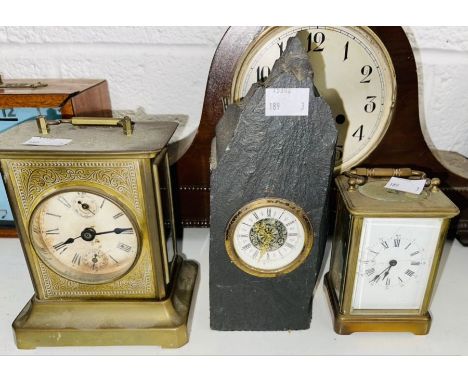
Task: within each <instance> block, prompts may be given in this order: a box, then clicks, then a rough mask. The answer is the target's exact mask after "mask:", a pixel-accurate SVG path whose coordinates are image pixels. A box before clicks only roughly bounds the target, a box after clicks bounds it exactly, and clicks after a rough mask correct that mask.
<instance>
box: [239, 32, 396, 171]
mask: <svg viewBox="0 0 468 382" xmlns="http://www.w3.org/2000/svg"><path fill="white" fill-rule="evenodd" d="M301 30H302V31H304V32H303V33H302V35H301V36H300V38H301V39H302V40H303V43H304V46H305V47H306V49H307V51H308V55H309V59H310V62H311V65H312V67H313V70H314V83H315V86H316V87H317V89H318V91H319V93H320V95H321V96H322V97H324V98H325V100H326V101H327V103H328V104H329V105H330V108H331V110H332V114H333V118H334V119H335V123H336V126H337V129H338V142H337V153H336V163H335V169H336V170H337V171H344V170H347V169H349V168H351V167H353V166H354V165H356V164H359V163H360V162H362V161H363V160H364V159H365V158H366V157H367V156H368V155H369V154H370V153H371V151H372V150H373V149H374V148H375V147H376V146H377V144H378V143H379V142H380V140H381V139H382V137H383V136H384V134H385V132H386V130H387V127H388V125H389V123H390V120H391V116H392V110H393V106H394V102H395V98H396V84H395V74H394V69H393V65H392V62H391V60H390V58H389V55H388V53H387V51H386V49H385V47H384V45H383V44H382V42H381V41H380V40H379V39H378V37H377V36H376V35H375V34H374V33H373V32H372V31H371V30H370V29H369V28H366V27H315V26H308V27H275V28H271V29H269V30H267V31H266V32H265V33H264V34H263V35H262V36H260V38H259V39H257V40H256V41H255V42H254V43H253V45H252V46H251V47H249V50H248V52H247V53H246V55H245V56H244V57H243V58H242V59H241V60H240V62H239V64H238V67H237V72H236V76H235V78H234V81H233V88H232V95H231V96H232V99H233V100H234V101H238V100H240V99H241V98H242V97H244V96H245V95H246V94H247V92H248V90H249V89H250V87H251V85H252V84H253V83H256V82H258V81H264V80H265V79H266V78H267V77H268V74H269V73H270V71H271V68H272V67H273V64H274V62H275V60H277V59H278V57H279V56H280V54H281V53H282V52H283V51H284V49H285V47H286V43H287V40H288V38H289V37H292V36H295V35H296V33H297V32H298V31H301Z"/></svg>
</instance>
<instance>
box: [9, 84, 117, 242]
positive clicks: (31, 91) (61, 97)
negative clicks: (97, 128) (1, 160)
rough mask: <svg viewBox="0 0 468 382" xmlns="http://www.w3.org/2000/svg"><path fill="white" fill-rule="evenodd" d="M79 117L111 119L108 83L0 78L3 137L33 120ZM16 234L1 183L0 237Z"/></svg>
mask: <svg viewBox="0 0 468 382" xmlns="http://www.w3.org/2000/svg"><path fill="white" fill-rule="evenodd" d="M40 114H42V115H46V116H47V118H48V119H57V118H71V117H79V116H89V117H112V108H111V100H110V96H109V89H108V85H107V81H105V80H93V79H44V78H42V79H5V78H2V77H1V76H0V133H1V132H2V131H6V130H7V129H10V128H12V127H13V126H16V125H19V124H20V123H22V122H25V121H28V120H32V119H34V118H35V117H36V116H38V115H40ZM15 236H17V232H16V229H15V224H14V221H13V215H12V211H11V207H10V205H9V204H8V201H7V197H6V192H5V188H4V185H3V182H0V237H15Z"/></svg>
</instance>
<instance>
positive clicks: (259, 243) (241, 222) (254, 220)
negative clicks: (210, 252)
mask: <svg viewBox="0 0 468 382" xmlns="http://www.w3.org/2000/svg"><path fill="white" fill-rule="evenodd" d="M310 232H311V227H310V224H309V223H308V220H307V218H306V217H305V216H304V215H303V214H302V213H301V212H299V210H296V209H294V207H293V208H291V205H290V204H289V203H288V202H284V203H283V202H282V201H281V199H276V200H272V201H270V202H265V203H261V204H260V205H258V206H255V205H254V206H252V207H251V208H249V207H247V208H246V209H245V210H244V211H243V212H242V213H241V214H239V215H235V218H234V221H231V224H230V226H229V229H228V237H229V243H228V246H231V245H232V251H233V252H234V256H235V258H236V259H238V260H239V262H240V263H241V264H242V266H243V268H244V270H246V269H247V271H248V272H249V270H252V271H253V272H254V273H255V271H258V272H260V273H261V272H264V273H275V272H281V271H284V273H287V272H288V271H291V270H292V269H295V268H296V267H297V266H298V265H299V264H300V263H301V262H302V261H303V260H304V258H305V256H307V254H308V252H309V251H310V248H311V233H310ZM229 249H230V248H228V251H229Z"/></svg>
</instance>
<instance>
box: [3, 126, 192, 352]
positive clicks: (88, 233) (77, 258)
mask: <svg viewBox="0 0 468 382" xmlns="http://www.w3.org/2000/svg"><path fill="white" fill-rule="evenodd" d="M99 125H101V126H99ZM176 127H177V124H176V123H171V122H168V123H161V122H159V123H137V124H133V123H132V122H131V121H130V120H129V119H128V118H127V117H126V118H123V119H121V120H118V119H107V120H106V119H99V118H97V119H96V118H95V119H92V118H72V119H71V120H64V121H58V122H57V121H54V122H47V121H46V120H45V119H44V118H43V117H38V119H37V121H36V122H35V121H33V122H27V123H25V124H22V125H20V126H17V127H14V128H12V129H10V130H8V131H6V132H5V133H4V134H2V140H1V143H0V160H1V161H0V163H1V169H2V173H3V176H4V179H5V184H6V186H7V192H8V197H9V200H10V203H11V205H12V206H13V212H14V216H15V220H16V222H17V225H18V230H19V235H20V239H21V243H22V246H23V250H24V253H25V257H26V261H27V264H28V267H29V271H30V274H31V278H32V281H33V284H34V289H35V294H34V296H33V297H32V299H31V300H30V301H29V302H28V304H27V305H26V306H25V308H24V309H23V311H22V312H21V313H20V314H19V316H18V317H17V318H16V320H15V321H14V323H13V328H14V331H15V334H16V342H17V346H18V347H19V348H35V347H38V346H71V345H80V346H83V345H160V346H163V347H178V346H181V345H183V344H185V343H186V342H187V339H188V334H187V319H188V314H189V309H190V302H191V297H192V292H193V288H194V283H195V279H196V275H197V266H196V264H194V263H193V262H190V261H183V260H182V259H181V257H180V256H178V255H177V248H176V240H175V232H174V215H173V209H172V202H171V199H172V195H171V188H170V177H169V164H168V158H167V154H166V145H167V142H168V141H169V139H170V138H171V136H172V135H173V133H174V131H175V129H176ZM38 129H39V132H38ZM33 136H36V138H35V142H34V144H35V145H34V146H31V145H25V144H24V143H25V142H26V141H28V140H30V138H31V137H33ZM37 136H39V137H37ZM63 139H67V140H69V141H63ZM165 223H166V224H165Z"/></svg>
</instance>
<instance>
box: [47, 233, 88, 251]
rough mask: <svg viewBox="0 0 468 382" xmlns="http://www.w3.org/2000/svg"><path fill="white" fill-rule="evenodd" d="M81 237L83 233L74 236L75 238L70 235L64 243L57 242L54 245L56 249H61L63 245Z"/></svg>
mask: <svg viewBox="0 0 468 382" xmlns="http://www.w3.org/2000/svg"><path fill="white" fill-rule="evenodd" d="M80 237H81V235H80V236H77V237H74V238H73V237H70V238H68V239H67V240H65V241H63V242H62V243H58V244H55V245H54V246H53V247H54V249H60V248H62V247H65V246H66V245H68V244H72V243H73V242H74V241H75V240H76V239H79V238H80Z"/></svg>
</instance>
